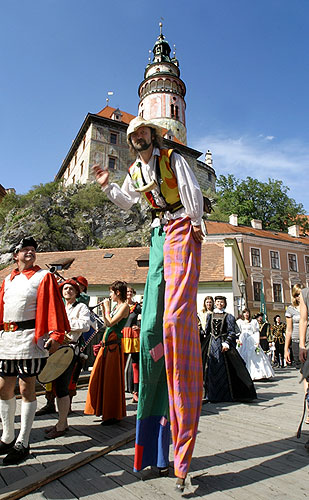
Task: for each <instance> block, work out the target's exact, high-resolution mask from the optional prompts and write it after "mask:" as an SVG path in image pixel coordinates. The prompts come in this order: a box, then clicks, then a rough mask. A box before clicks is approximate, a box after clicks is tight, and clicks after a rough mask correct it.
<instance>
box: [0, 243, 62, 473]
mask: <svg viewBox="0 0 309 500" xmlns="http://www.w3.org/2000/svg"><path fill="white" fill-rule="evenodd" d="M36 248H37V243H36V241H35V240H34V239H33V238H32V237H31V236H29V237H25V238H23V239H22V240H21V241H20V243H19V245H17V246H16V248H15V250H14V252H13V257H14V260H15V262H16V264H17V268H16V269H14V270H13V271H12V272H11V274H10V275H9V276H7V277H6V278H5V280H4V282H3V283H2V287H1V290H0V416H1V420H2V427H3V431H2V436H1V441H0V454H2V455H4V454H6V453H8V454H7V456H6V457H5V458H4V459H3V464H4V465H9V464H17V463H19V462H21V461H23V460H24V459H25V458H26V457H27V456H28V455H29V450H30V447H29V436H30V431H31V427H32V424H33V420H34V415H35V411H36V407H37V401H36V393H35V381H36V375H38V374H39V373H40V371H41V370H42V369H43V367H44V365H45V363H46V358H47V357H48V353H49V352H50V353H52V352H54V351H55V350H57V348H58V346H59V344H61V343H62V341H63V338H64V333H65V331H69V330H70V325H69V322H68V319H67V316H66V312H65V308H64V304H63V301H62V298H61V295H60V292H59V289H58V285H57V282H56V280H55V278H54V276H53V275H52V274H51V273H49V271H45V270H42V269H40V267H39V266H35V265H34V262H35V259H36ZM47 348H48V349H47ZM48 350H49V351H48ZM17 377H18V378H19V390H20V394H21V396H22V402H21V426H20V432H19V434H18V437H17V439H15V432H14V420H15V409H16V398H15V393H14V390H15V385H16V379H17Z"/></svg>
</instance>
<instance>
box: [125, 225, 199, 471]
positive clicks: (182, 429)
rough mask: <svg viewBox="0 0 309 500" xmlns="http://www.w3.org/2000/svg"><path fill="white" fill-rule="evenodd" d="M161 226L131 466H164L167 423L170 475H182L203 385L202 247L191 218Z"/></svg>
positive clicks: (145, 322) (146, 313)
mask: <svg viewBox="0 0 309 500" xmlns="http://www.w3.org/2000/svg"><path fill="white" fill-rule="evenodd" d="M165 230H166V234H165V233H164V232H163V230H162V228H156V229H154V230H153V233H152V240H151V247H150V259H149V273H148V276H147V282H146V288H145V294H144V301H143V311H142V324H141V353H140V390H139V403H138V412H137V427H136V445H135V462H134V469H135V470H141V469H143V468H144V467H146V466H148V465H156V466H158V467H165V466H167V464H168V448H169V427H170V425H169V421H170V424H171V430H172V438H173V445H174V468H175V474H176V476H177V477H186V474H187V472H188V469H189V466H190V462H191V458H192V453H193V448H194V444H195V439H196V434H197V426H198V420H199V415H200V410H201V402H202V387H203V381H202V365H201V351H200V342H199V334H198V327H197V312H196V294H197V286H198V278H199V271H200V256H201V245H200V244H199V243H196V242H195V240H194V239H193V236H192V227H191V222H190V219H177V220H175V221H170V222H169V223H168V224H167V226H166V227H165ZM164 240H165V241H164ZM163 268H164V276H163ZM164 278H165V279H164ZM165 282H166V287H165ZM163 310H164V317H163ZM162 329H163V334H162ZM162 342H163V344H162ZM163 346H164V348H163ZM164 361H165V363H164ZM167 397H168V400H167ZM168 406H169V409H168Z"/></svg>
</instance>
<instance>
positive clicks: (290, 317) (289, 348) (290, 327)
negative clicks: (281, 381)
mask: <svg viewBox="0 0 309 500" xmlns="http://www.w3.org/2000/svg"><path fill="white" fill-rule="evenodd" d="M302 288H303V286H302V285H301V284H300V283H299V284H297V285H294V286H293V288H292V304H291V305H289V306H288V308H287V310H286V312H285V317H286V333H285V344H284V357H285V360H286V362H287V364H288V365H290V364H291V363H292V361H293V360H294V361H295V364H296V366H297V367H298V366H299V363H300V362H299V319H300V305H299V302H300V292H301V289H302Z"/></svg>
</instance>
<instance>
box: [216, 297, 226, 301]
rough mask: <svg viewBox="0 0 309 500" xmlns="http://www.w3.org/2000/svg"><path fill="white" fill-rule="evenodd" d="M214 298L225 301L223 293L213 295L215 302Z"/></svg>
mask: <svg viewBox="0 0 309 500" xmlns="http://www.w3.org/2000/svg"><path fill="white" fill-rule="evenodd" d="M216 300H225V302H226V297H224V295H217V296H216V297H215V302H216Z"/></svg>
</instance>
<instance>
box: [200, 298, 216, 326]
mask: <svg viewBox="0 0 309 500" xmlns="http://www.w3.org/2000/svg"><path fill="white" fill-rule="evenodd" d="M214 308H215V301H214V299H213V297H212V296H211V295H207V296H206V297H205V299H204V302H203V308H202V309H201V311H200V312H199V314H198V318H199V321H200V324H201V327H202V328H203V330H205V328H206V320H207V316H208V314H210V313H211V312H212V311H213V310H214Z"/></svg>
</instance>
